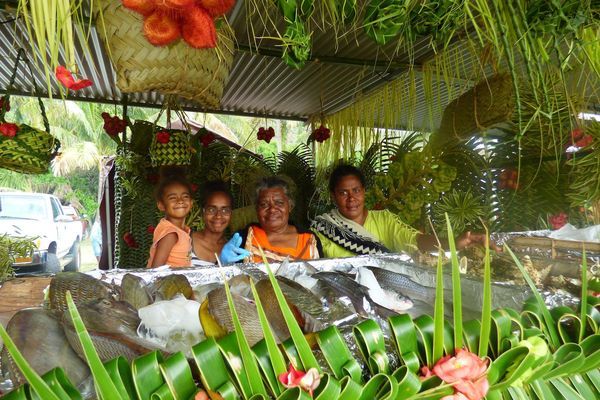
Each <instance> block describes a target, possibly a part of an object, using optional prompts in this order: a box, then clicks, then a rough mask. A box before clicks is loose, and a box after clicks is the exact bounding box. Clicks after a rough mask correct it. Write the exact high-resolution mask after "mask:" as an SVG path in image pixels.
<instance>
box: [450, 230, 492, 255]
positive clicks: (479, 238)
mask: <svg viewBox="0 0 600 400" xmlns="http://www.w3.org/2000/svg"><path fill="white" fill-rule="evenodd" d="M485 241H486V236H485V233H471V231H466V232H465V233H463V234H462V235H460V236H459V237H458V238H457V239H456V249H457V250H462V249H464V248H465V247H469V246H472V245H474V244H480V245H482V246H485ZM489 243H490V249H491V250H494V251H495V252H500V251H502V248H501V247H499V246H498V245H497V244H496V243H494V242H492V241H491V240H490V241H489Z"/></svg>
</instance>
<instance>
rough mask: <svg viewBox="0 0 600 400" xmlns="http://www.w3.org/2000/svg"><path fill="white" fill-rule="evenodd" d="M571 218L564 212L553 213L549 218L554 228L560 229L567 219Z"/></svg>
mask: <svg viewBox="0 0 600 400" xmlns="http://www.w3.org/2000/svg"><path fill="white" fill-rule="evenodd" d="M568 220H569V216H568V215H567V214H565V213H564V212H560V213H558V214H555V215H552V216H550V218H549V221H550V225H552V229H560V228H562V227H563V226H564V225H565V224H566V223H567V221H568Z"/></svg>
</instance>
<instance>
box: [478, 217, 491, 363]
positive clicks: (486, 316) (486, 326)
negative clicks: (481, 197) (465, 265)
mask: <svg viewBox="0 0 600 400" xmlns="http://www.w3.org/2000/svg"><path fill="white" fill-rule="evenodd" d="M485 238H486V239H485V258H484V263H483V265H484V267H483V304H482V306H481V333H480V335H479V351H478V352H477V354H478V355H479V357H481V358H483V357H486V356H487V354H488V346H489V343H490V331H491V329H492V272H491V267H490V243H489V234H488V230H487V227H486V229H485Z"/></svg>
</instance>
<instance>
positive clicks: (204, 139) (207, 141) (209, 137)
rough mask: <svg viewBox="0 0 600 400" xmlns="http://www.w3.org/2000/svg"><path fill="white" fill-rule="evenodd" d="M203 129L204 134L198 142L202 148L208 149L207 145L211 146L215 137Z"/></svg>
mask: <svg viewBox="0 0 600 400" xmlns="http://www.w3.org/2000/svg"><path fill="white" fill-rule="evenodd" d="M203 129H204V133H202V135H201V136H200V139H199V140H200V143H202V146H204V147H208V145H209V144H211V143H212V142H214V141H215V139H216V137H215V135H213V134H212V133H211V132H210V131H209V130H208V129H205V128H203Z"/></svg>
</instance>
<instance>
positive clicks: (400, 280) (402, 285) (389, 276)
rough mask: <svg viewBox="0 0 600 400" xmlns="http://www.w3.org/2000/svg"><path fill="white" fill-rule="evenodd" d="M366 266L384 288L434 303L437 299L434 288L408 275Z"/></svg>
mask: <svg viewBox="0 0 600 400" xmlns="http://www.w3.org/2000/svg"><path fill="white" fill-rule="evenodd" d="M366 268H368V269H369V270H371V272H373V275H375V278H376V279H377V282H378V283H379V285H380V286H381V288H382V289H384V290H389V291H392V292H396V293H401V294H403V295H405V296H408V297H409V298H411V299H416V300H421V301H423V302H426V303H433V301H434V300H435V289H434V288H431V287H427V286H423V285H420V284H418V283H417V282H415V281H413V280H412V279H411V278H410V277H409V276H407V275H404V274H399V273H397V272H393V271H390V270H387V269H383V268H378V267H366Z"/></svg>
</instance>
